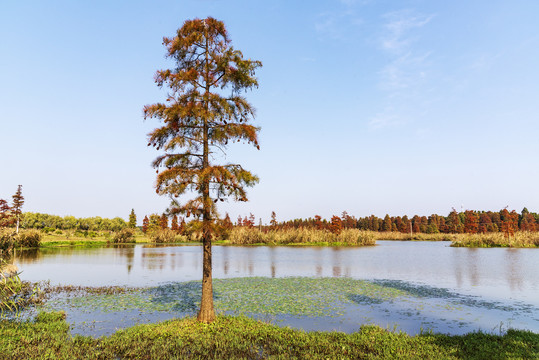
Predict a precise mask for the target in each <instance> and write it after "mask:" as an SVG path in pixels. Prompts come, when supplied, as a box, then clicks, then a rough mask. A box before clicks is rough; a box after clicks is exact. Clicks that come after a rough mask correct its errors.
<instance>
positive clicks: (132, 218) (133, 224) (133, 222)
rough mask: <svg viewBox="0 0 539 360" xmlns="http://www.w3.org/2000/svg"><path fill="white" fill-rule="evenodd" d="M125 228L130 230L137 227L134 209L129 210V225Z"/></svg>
mask: <svg viewBox="0 0 539 360" xmlns="http://www.w3.org/2000/svg"><path fill="white" fill-rule="evenodd" d="M127 226H128V227H130V228H131V229H134V228H136V227H137V215H135V209H131V213H130V214H129V223H128V224H127Z"/></svg>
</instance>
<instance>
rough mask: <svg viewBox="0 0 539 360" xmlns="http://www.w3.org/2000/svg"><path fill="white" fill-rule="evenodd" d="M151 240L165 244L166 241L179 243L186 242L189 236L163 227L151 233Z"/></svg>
mask: <svg viewBox="0 0 539 360" xmlns="http://www.w3.org/2000/svg"><path fill="white" fill-rule="evenodd" d="M150 240H151V242H154V243H158V244H164V243H179V242H186V241H187V237H185V236H183V235H180V234H178V233H177V232H175V231H173V230H170V229H161V230H157V231H153V232H152V233H150Z"/></svg>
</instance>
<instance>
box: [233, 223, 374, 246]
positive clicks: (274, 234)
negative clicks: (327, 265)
mask: <svg viewBox="0 0 539 360" xmlns="http://www.w3.org/2000/svg"><path fill="white" fill-rule="evenodd" d="M228 242H229V243H230V244H233V245H254V244H264V245H296V244H302V245H345V246H367V245H374V244H375V243H376V239H375V237H374V232H372V231H361V230H357V229H346V230H343V231H342V232H341V233H340V234H335V233H332V232H329V231H327V230H315V229H304V228H300V229H285V230H270V231H268V232H262V231H259V230H258V229H254V228H245V227H239V228H234V229H232V231H231V233H230V236H229V238H228Z"/></svg>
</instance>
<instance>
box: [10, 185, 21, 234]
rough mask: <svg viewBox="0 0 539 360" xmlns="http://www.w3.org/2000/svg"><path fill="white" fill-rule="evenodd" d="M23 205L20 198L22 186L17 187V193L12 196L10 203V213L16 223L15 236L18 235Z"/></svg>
mask: <svg viewBox="0 0 539 360" xmlns="http://www.w3.org/2000/svg"><path fill="white" fill-rule="evenodd" d="M23 204H24V196H22V185H19V186H17V191H16V192H15V195H13V201H12V202H11V213H12V214H13V216H14V217H15V220H16V222H17V234H18V233H19V223H20V220H21V215H22V206H23Z"/></svg>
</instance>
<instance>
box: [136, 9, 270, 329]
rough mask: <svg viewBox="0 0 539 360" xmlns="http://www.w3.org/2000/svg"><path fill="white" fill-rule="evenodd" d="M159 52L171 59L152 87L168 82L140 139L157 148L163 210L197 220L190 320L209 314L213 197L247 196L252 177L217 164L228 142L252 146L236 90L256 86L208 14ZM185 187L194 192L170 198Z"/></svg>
mask: <svg viewBox="0 0 539 360" xmlns="http://www.w3.org/2000/svg"><path fill="white" fill-rule="evenodd" d="M163 43H164V45H165V46H166V48H167V57H169V58H172V59H174V61H175V62H176V65H175V67H174V68H173V69H170V70H160V71H158V72H157V74H156V77H155V81H156V83H157V85H158V86H159V87H163V86H166V87H168V88H169V93H168V97H167V99H166V102H165V103H157V104H153V105H147V106H145V107H144V118H145V119H148V118H157V119H159V120H161V121H162V122H163V124H162V126H161V127H159V128H157V129H155V130H154V131H152V132H151V133H150V134H149V141H148V144H149V145H152V146H154V147H156V148H157V149H163V150H164V152H165V154H163V155H161V156H159V157H157V158H156V159H155V161H154V163H153V166H154V167H155V168H156V169H157V173H158V175H157V182H156V192H157V193H158V194H160V195H168V196H170V197H171V199H172V203H171V206H170V208H169V211H170V213H173V214H174V213H183V214H185V215H186V216H187V217H189V216H191V215H193V216H194V217H195V218H197V219H200V218H202V223H203V225H202V242H203V265H202V300H201V303H200V311H199V313H198V320H199V321H202V322H212V321H213V320H214V319H215V311H214V308H213V288H212V254H211V240H212V231H213V225H214V220H215V219H216V218H217V217H218V214H217V210H216V206H215V203H216V202H217V201H218V200H221V201H223V200H224V199H225V198H228V197H232V198H233V199H234V200H237V201H247V194H246V191H245V187H246V186H252V185H254V184H255V183H257V182H258V178H257V177H256V176H254V175H253V174H251V173H250V172H249V171H247V170H245V169H243V167H242V166H241V165H238V164H220V165H219V164H217V163H216V161H217V158H218V156H220V155H223V154H224V151H225V150H226V148H227V145H228V143H229V141H231V142H233V141H243V142H247V143H249V144H253V145H254V146H256V147H257V148H259V146H258V139H257V133H258V131H259V128H257V127H255V126H253V125H251V124H249V121H250V120H251V119H253V118H254V108H253V107H252V106H251V105H250V104H249V103H248V102H247V100H246V99H245V98H244V97H243V96H242V95H241V93H242V92H243V91H246V90H249V89H251V88H253V87H257V86H258V82H257V79H256V78H255V77H254V73H255V70H256V69H257V68H258V67H260V66H262V63H261V62H259V61H253V60H250V59H249V60H246V59H244V58H243V54H242V53H241V52H240V51H238V50H235V49H234V48H233V47H232V46H231V43H230V39H229V37H228V33H227V30H226V28H225V25H224V24H223V22H221V21H218V20H216V19H213V18H211V17H208V18H206V19H194V20H188V21H186V22H185V23H184V24H183V26H182V27H181V28H180V29H179V30H178V31H177V33H176V36H174V37H173V38H164V39H163ZM187 192H191V193H193V195H194V197H193V198H190V199H188V200H186V201H184V202H183V203H181V204H180V202H179V201H178V200H177V199H176V198H177V197H178V196H180V195H182V194H185V193H187Z"/></svg>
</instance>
